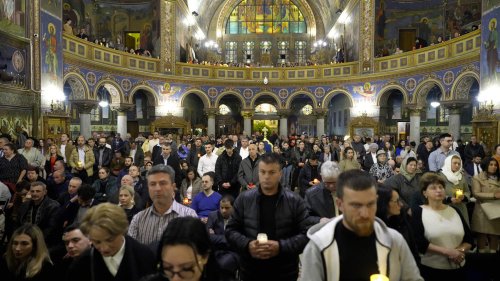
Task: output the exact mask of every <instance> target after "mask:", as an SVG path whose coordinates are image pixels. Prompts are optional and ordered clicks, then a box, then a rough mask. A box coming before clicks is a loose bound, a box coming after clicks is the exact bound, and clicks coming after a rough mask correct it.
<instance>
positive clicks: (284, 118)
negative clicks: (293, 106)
mask: <svg viewBox="0 0 500 281" xmlns="http://www.w3.org/2000/svg"><path fill="white" fill-rule="evenodd" d="M290 112H291V111H290V109H280V110H278V115H279V116H280V136H288V116H290Z"/></svg>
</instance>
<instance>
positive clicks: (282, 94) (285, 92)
mask: <svg viewBox="0 0 500 281" xmlns="http://www.w3.org/2000/svg"><path fill="white" fill-rule="evenodd" d="M278 95H279V96H280V98H281V99H286V98H288V90H287V89H281V90H280V91H279V93H278Z"/></svg>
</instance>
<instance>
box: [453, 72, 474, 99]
mask: <svg viewBox="0 0 500 281" xmlns="http://www.w3.org/2000/svg"><path fill="white" fill-rule="evenodd" d="M474 81H476V82H478V83H479V81H480V79H479V73H478V72H477V71H472V70H470V71H465V72H463V73H461V74H460V75H458V76H457V78H456V79H455V82H454V83H453V86H452V87H451V100H470V96H469V92H470V88H471V87H472V85H473V84H474Z"/></svg>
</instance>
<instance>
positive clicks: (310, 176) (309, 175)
mask: <svg viewBox="0 0 500 281" xmlns="http://www.w3.org/2000/svg"><path fill="white" fill-rule="evenodd" d="M319 179H320V174H319V167H318V157H317V156H316V154H311V157H309V159H308V160H307V163H306V164H305V165H304V167H303V168H302V169H301V170H300V173H299V190H300V196H301V197H302V198H304V196H305V195H306V190H307V189H309V188H310V187H313V186H314V185H316V184H318V183H319V182H320V181H319Z"/></svg>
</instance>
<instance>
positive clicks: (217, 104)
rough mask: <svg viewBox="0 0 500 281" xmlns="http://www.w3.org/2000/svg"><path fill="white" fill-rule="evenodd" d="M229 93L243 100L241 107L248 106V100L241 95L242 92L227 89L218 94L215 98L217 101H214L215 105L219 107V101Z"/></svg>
mask: <svg viewBox="0 0 500 281" xmlns="http://www.w3.org/2000/svg"><path fill="white" fill-rule="evenodd" d="M227 95H231V96H235V97H236V98H237V99H238V100H240V102H241V108H245V107H246V101H245V99H244V98H243V97H242V96H241V94H240V93H238V92H235V91H226V92H222V93H221V94H220V95H219V96H217V99H215V102H214V106H215V108H217V109H218V108H219V105H220V104H219V102H220V100H221V99H222V98H223V97H225V96H227Z"/></svg>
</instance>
